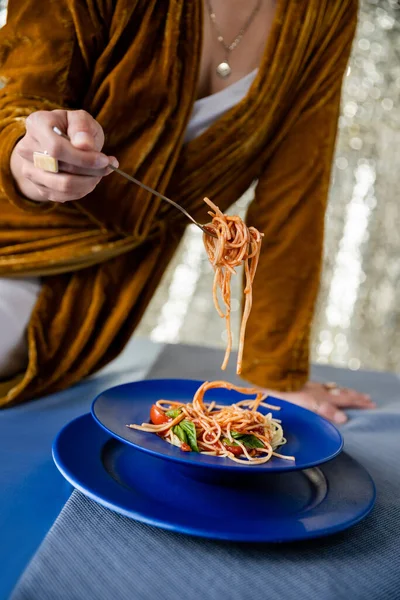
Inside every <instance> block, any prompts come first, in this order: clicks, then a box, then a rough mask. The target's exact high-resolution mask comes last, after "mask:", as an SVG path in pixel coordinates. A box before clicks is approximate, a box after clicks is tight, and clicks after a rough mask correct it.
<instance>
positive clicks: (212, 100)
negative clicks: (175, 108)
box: [184, 69, 258, 143]
mask: <svg viewBox="0 0 400 600" xmlns="http://www.w3.org/2000/svg"><path fill="white" fill-rule="evenodd" d="M257 71H258V69H254V71H252V72H251V73H249V74H248V75H245V77H242V79H239V81H236V82H235V83H232V85H228V87H226V88H225V89H223V90H221V91H220V92H217V93H216V94H211V96H206V97H205V98H200V100H196V102H195V103H194V105H193V111H192V115H191V117H190V121H189V123H188V126H187V129H186V133H185V138H184V139H185V143H187V142H190V141H191V140H193V139H194V138H196V137H198V136H199V135H200V134H202V133H203V132H204V131H205V130H206V129H208V128H209V127H210V125H212V124H213V123H214V122H215V121H216V120H217V119H220V118H221V117H222V116H223V115H224V114H225V113H226V112H228V110H230V109H231V108H233V107H234V106H235V105H236V104H238V103H239V102H240V101H241V100H243V98H244V97H245V96H246V94H247V92H248V91H249V88H250V86H251V84H252V83H253V81H254V79H255V78H256V75H257Z"/></svg>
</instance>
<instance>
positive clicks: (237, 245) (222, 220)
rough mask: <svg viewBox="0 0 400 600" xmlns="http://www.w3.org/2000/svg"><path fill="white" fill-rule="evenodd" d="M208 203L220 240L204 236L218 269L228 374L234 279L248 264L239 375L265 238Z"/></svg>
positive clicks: (215, 296)
mask: <svg viewBox="0 0 400 600" xmlns="http://www.w3.org/2000/svg"><path fill="white" fill-rule="evenodd" d="M204 202H205V203H206V204H208V206H209V207H210V208H211V211H209V213H208V214H209V215H210V216H211V217H212V221H211V223H209V224H208V225H207V227H208V228H209V229H210V230H212V231H213V232H214V233H215V234H216V236H217V237H216V238H215V237H212V236H210V235H207V234H204V236H203V241H204V246H205V249H206V252H207V255H208V258H209V260H210V263H211V264H212V266H213V268H214V283H213V300H214V305H215V308H216V310H217V312H218V314H219V316H220V317H221V318H225V322H226V332H227V343H226V351H225V357H224V360H223V363H222V365H221V369H222V370H225V369H226V367H227V364H228V361H229V357H230V354H231V350H232V328H231V276H232V274H236V271H235V269H236V268H237V267H238V266H240V265H242V264H244V270H245V287H244V290H243V293H244V298H245V301H244V308H243V314H242V322H241V325H240V335H239V348H238V359H237V365H236V373H237V374H238V375H240V373H241V372H242V360H243V350H244V339H245V335H246V325H247V321H248V319H249V316H250V312H251V307H252V302H253V293H252V290H253V281H254V277H255V274H256V270H257V265H258V260H259V257H260V252H261V242H262V236H263V234H262V233H260V232H259V231H258V230H257V229H255V227H247V225H246V223H244V221H243V220H242V219H241V218H240V217H238V216H229V215H225V214H224V213H223V212H222V211H221V210H220V209H219V208H218V206H216V205H215V204H214V203H213V202H211V200H209V199H208V198H204ZM218 290H220V292H221V297H222V301H223V303H224V311H223V310H222V309H221V306H220V304H219V300H218Z"/></svg>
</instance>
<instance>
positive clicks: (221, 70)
mask: <svg viewBox="0 0 400 600" xmlns="http://www.w3.org/2000/svg"><path fill="white" fill-rule="evenodd" d="M261 2H262V0H258V1H257V4H256V5H255V7H254V8H253V10H252V12H251V14H250V16H249V17H248V19H247V20H246V22H245V23H244V25H243V27H242V28H241V29H240V31H239V33H238V34H237V36H236V37H235V39H234V40H233V42H231V43H230V44H227V43H226V42H225V40H224V37H223V35H222V33H221V29H220V27H219V25H218V23H217V17H216V15H215V12H214V10H213V7H212V5H211V0H207V6H208V11H209V13H210V19H211V22H212V24H213V25H214V28H215V31H216V32H217V36H218V37H217V39H218V41H219V42H220V43H221V44H222V46H223V47H224V50H225V60H223V61H222V62H221V63H220V64H219V65H218V66H217V68H216V71H217V74H218V75H219V76H220V77H222V79H225V78H226V77H229V75H230V74H231V73H232V69H231V66H230V64H229V60H228V59H229V54H230V52H232V51H233V50H235V48H237V47H238V46H239V44H240V42H241V41H242V39H243V36H244V34H245V33H246V31H247V30H248V28H249V27H250V25H251V24H252V22H253V21H254V18H255V16H256V15H257V13H258V11H259V10H260V7H261Z"/></svg>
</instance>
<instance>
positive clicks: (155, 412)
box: [150, 404, 171, 425]
mask: <svg viewBox="0 0 400 600" xmlns="http://www.w3.org/2000/svg"><path fill="white" fill-rule="evenodd" d="M170 420H171V419H170V418H169V417H167V415H166V414H165V413H164V412H163V411H162V410H160V409H159V408H158V406H156V404H153V406H152V407H151V409H150V421H151V422H152V423H154V425H162V424H163V423H168V421H170Z"/></svg>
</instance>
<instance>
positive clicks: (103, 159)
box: [96, 154, 109, 169]
mask: <svg viewBox="0 0 400 600" xmlns="http://www.w3.org/2000/svg"><path fill="white" fill-rule="evenodd" d="M108 165H109V160H108V158H107V156H105V155H104V154H100V156H98V157H97V158H96V167H99V169H104V167H107V166H108Z"/></svg>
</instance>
